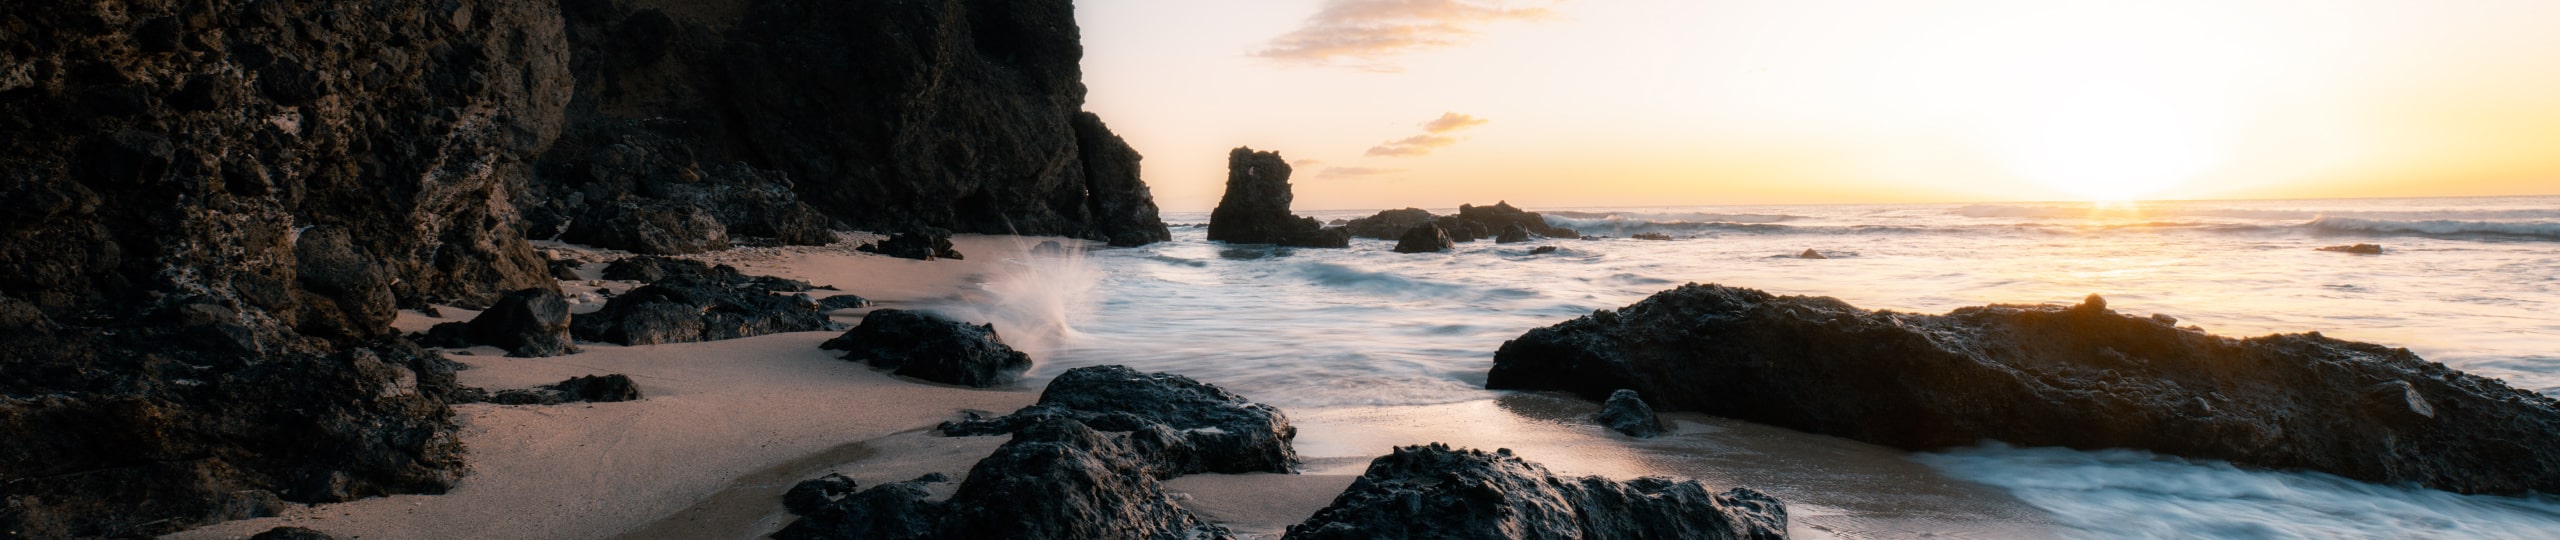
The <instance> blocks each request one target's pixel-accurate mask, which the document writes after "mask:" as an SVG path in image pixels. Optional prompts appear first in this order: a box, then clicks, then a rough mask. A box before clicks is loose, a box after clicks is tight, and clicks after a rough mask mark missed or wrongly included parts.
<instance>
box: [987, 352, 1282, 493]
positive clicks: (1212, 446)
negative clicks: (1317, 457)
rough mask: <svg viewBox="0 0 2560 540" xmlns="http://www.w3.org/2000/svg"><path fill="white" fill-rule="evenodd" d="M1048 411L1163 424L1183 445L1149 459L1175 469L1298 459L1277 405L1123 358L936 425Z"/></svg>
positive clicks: (1025, 419)
mask: <svg viewBox="0 0 2560 540" xmlns="http://www.w3.org/2000/svg"><path fill="white" fill-rule="evenodd" d="M1051 418H1067V419H1072V420H1075V421H1078V422H1082V423H1085V424H1089V425H1092V426H1093V428H1094V429H1100V430H1103V431H1163V432H1165V433H1167V434H1168V435H1167V436H1169V437H1172V439H1171V440H1174V441H1178V442H1179V443H1180V444H1178V445H1175V446H1176V447H1179V448H1180V449H1181V450H1179V451H1174V450H1165V451H1159V452H1158V453H1157V454H1156V458H1155V459H1158V460H1160V461H1162V462H1164V465H1163V468H1164V469H1165V470H1169V471H1173V474H1191V473H1199V472H1214V473H1228V474H1234V473H1249V472H1270V473H1287V472H1291V471H1292V470H1293V468H1294V467H1296V466H1297V463H1298V454H1297V450H1296V449H1294V448H1292V447H1291V446H1290V445H1289V441H1291V440H1292V439H1296V438H1297V437H1298V428H1297V427H1296V426H1292V425H1289V417H1288V416H1287V415H1283V414H1280V409H1277V408H1273V407H1272V406H1270V405H1264V404H1260V403H1254V402H1251V401H1247V400H1245V399H1244V398H1243V397H1241V396H1237V395H1235V394H1234V393H1230V392H1227V390H1226V389H1224V388H1219V387H1217V385H1212V384H1208V383H1203V382H1200V381H1195V380H1191V378H1190V377H1184V376H1181V375H1174V374H1171V373H1141V372H1139V371H1138V370H1134V369H1129V368H1127V367H1124V366H1093V367H1081V368H1076V369H1070V370H1067V372H1066V373H1062V374H1059V375H1058V378H1057V379H1055V380H1051V381H1049V387H1048V388H1046V389H1043V390H1041V392H1040V401H1039V402H1038V403H1035V404H1032V406H1029V407H1024V408H1022V410H1020V411H1015V412H1014V413H1013V414H1010V415H1006V416H1002V417H998V418H992V419H986V420H970V421H965V422H950V423H945V424H943V425H942V428H941V429H942V432H943V433H945V434H950V435H996V434H1003V433H1012V432H1015V431H1019V430H1021V429H1023V428H1026V427H1028V426H1031V425H1033V424H1037V423H1040V422H1044V421H1046V420H1048V419H1051Z"/></svg>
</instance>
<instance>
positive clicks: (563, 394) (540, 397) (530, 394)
mask: <svg viewBox="0 0 2560 540" xmlns="http://www.w3.org/2000/svg"><path fill="white" fill-rule="evenodd" d="M459 396H460V397H459V398H457V400H456V401H475V402H481V403H496V404H500V405H557V404H561V403H612V402H618V401H632V400H637V399H640V386H639V385H637V384H633V383H632V382H631V377H630V376H628V375H623V374H620V373H616V374H612V375H585V376H579V377H570V378H569V380H565V381H560V382H558V383H555V384H548V385H543V386H540V387H536V388H532V389H527V390H500V391H496V392H487V391H483V390H479V389H476V388H466V389H463V391H462V392H461V394H459Z"/></svg>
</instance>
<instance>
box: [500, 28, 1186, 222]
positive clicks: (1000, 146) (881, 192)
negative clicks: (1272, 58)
mask: <svg viewBox="0 0 2560 540" xmlns="http://www.w3.org/2000/svg"><path fill="white" fill-rule="evenodd" d="M562 6H563V8H564V11H565V12H566V19H567V22H568V26H567V28H568V32H567V34H568V36H569V40H570V42H571V44H572V46H573V49H574V50H575V51H576V53H575V55H574V56H573V58H572V59H571V62H570V65H571V67H572V68H573V70H574V71H575V72H576V75H577V80H578V82H579V84H578V85H577V94H576V98H575V100H573V101H572V102H571V103H570V106H569V112H570V119H571V121H570V124H569V125H568V126H567V128H566V130H565V132H564V135H563V137H562V138H561V142H560V144H559V145H558V147H557V148H555V149H554V150H553V151H551V152H550V153H548V154H546V155H545V156H544V157H543V164H544V166H543V168H542V170H543V172H544V174H543V175H542V177H540V178H538V179H537V185H536V189H535V190H534V191H533V192H532V193H533V194H532V195H529V196H527V197H525V198H523V199H520V201H523V202H522V204H523V205H524V206H526V207H528V208H530V209H533V211H532V212H531V214H532V216H531V218H532V221H533V222H535V224H536V226H537V227H536V228H537V229H542V230H551V229H556V228H558V227H559V226H560V224H568V225H569V227H570V228H572V229H574V228H575V222H576V221H578V220H582V219H585V218H583V217H582V216H585V215H589V214H591V213H593V212H595V211H596V209H599V208H609V207H610V205H614V204H618V203H620V202H628V201H632V200H648V201H664V202H667V203H670V204H676V205H684V206H693V207H698V208H700V209H702V210H703V211H704V212H705V213H707V214H709V215H712V216H716V218H717V221H718V222H719V223H721V224H722V225H723V226H724V228H725V229H726V231H727V232H728V233H730V234H732V235H737V236H748V237H761V238H769V239H771V240H773V241H777V242H782V243H795V244H797V243H825V242H829V241H832V240H831V238H830V237H829V236H828V235H825V234H822V233H823V232H824V229H825V228H826V227H828V226H830V225H831V224H833V223H841V224H844V225H848V226H851V227H856V228H862V229H866V230H901V229H906V228H911V227H920V226H929V227H941V228H947V229H951V230H955V231H960V232H969V233H1020V234H1038V235H1060V236H1072V237H1079V238H1087V239H1093V240H1103V241H1111V242H1113V243H1116V244H1122V245H1135V244H1140V243H1146V242H1153V241H1161V240H1164V239H1168V238H1170V237H1171V236H1170V233H1169V232H1168V231H1167V230H1166V229H1165V226H1164V223H1163V222H1162V221H1161V220H1159V219H1158V218H1157V215H1156V209H1155V203H1154V201H1153V200H1152V198H1151V196H1150V194H1149V193H1148V190H1147V188H1146V186H1145V184H1143V183H1141V182H1140V181H1139V176H1138V171H1139V170H1138V161H1139V156H1138V154H1137V152H1136V151H1135V150H1133V149H1131V148H1129V146H1128V145H1127V144H1126V143H1125V142H1122V141H1121V139H1120V138H1119V137H1118V136H1117V135H1114V134H1112V133H1111V131H1110V129H1109V128H1107V127H1105V126H1104V125H1103V123H1102V120H1101V119H1100V118H1099V117H1096V116H1094V115H1092V114H1089V113H1084V112H1083V111H1082V110H1081V109H1082V107H1083V104H1084V93H1085V88H1084V85H1083V83H1082V82H1081V80H1080V79H1081V78H1082V72H1081V68H1080V66H1079V63H1080V60H1081V58H1082V57H1083V48H1082V46H1081V45H1080V44H1079V43H1078V39H1079V37H1080V36H1079V30H1078V28H1077V26H1076V22H1075V17H1074V12H1073V6H1072V5H1071V4H1070V3H1069V2H1068V0H1027V1H1026V0H928V1H920V2H797V1H781V0H711V1H705V2H684V3H674V4H666V3H649V4H641V3H637V2H629V1H612V0H570V1H567V2H563V3H562ZM644 6H646V7H644ZM536 234H537V236H541V235H542V232H540V231H537V233H536Z"/></svg>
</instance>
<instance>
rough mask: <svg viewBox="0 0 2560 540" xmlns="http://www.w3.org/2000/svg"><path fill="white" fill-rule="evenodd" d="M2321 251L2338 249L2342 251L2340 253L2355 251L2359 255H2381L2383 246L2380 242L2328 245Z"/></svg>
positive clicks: (2337, 250)
mask: <svg viewBox="0 0 2560 540" xmlns="http://www.w3.org/2000/svg"><path fill="white" fill-rule="evenodd" d="M2320 251H2336V252H2340V253H2353V254H2357V255H2381V254H2382V246H2381V245H2380V244H2356V245H2352V246H2326V247H2322V248H2320Z"/></svg>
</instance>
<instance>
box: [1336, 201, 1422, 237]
mask: <svg viewBox="0 0 2560 540" xmlns="http://www.w3.org/2000/svg"><path fill="white" fill-rule="evenodd" d="M1434 217H1437V216H1433V215H1431V211H1429V210H1423V209H1420V208H1406V209H1402V210H1384V211H1380V212H1378V214H1377V215H1373V216H1369V217H1364V218H1359V219H1354V220H1351V221H1349V222H1345V223H1343V225H1342V228H1343V230H1345V231H1348V232H1350V233H1351V235H1352V236H1357V237H1361V238H1376V239H1379V240H1395V239H1398V238H1403V237H1404V232H1405V231H1409V230H1413V228H1414V227H1419V226H1422V225H1424V224H1427V223H1431V220H1432V218H1434Z"/></svg>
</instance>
